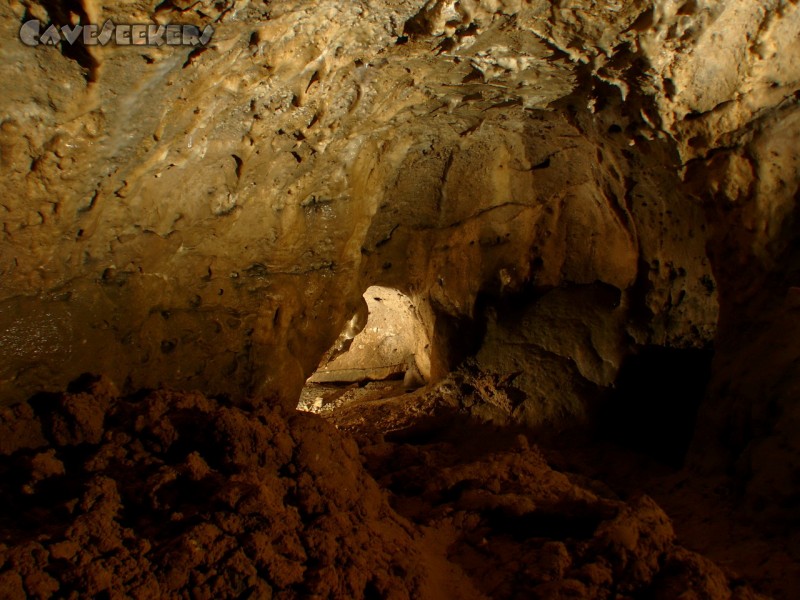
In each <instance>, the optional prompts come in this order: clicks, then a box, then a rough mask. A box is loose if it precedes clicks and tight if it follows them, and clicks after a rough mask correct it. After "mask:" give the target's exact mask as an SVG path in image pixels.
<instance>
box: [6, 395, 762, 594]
mask: <svg viewBox="0 0 800 600" xmlns="http://www.w3.org/2000/svg"><path fill="white" fill-rule="evenodd" d="M0 440H1V441H0V477H2V481H3V487H2V491H1V492H0V506H1V507H2V513H1V514H0V515H1V516H0V519H1V520H0V598H26V597H29V598H129V597H132V598H192V599H200V598H208V599H222V598H337V599H338V598H348V599H350V598H365V599H371V598H431V599H434V598H435V599H438V598H488V597H491V598H520V599H521V598H526V599H527V598H543V599H554V598H587V599H588V598H642V597H648V598H655V599H660V598H663V599H667V598H669V599H672V598H677V597H685V598H710V599H718V598H719V599H723V598H724V599H726V600H727V599H730V598H734V599H736V598H739V599H745V598H755V597H757V596H755V594H754V593H753V592H752V591H751V590H750V589H749V588H748V587H746V586H744V585H742V584H736V583H732V582H731V581H730V578H729V577H727V576H726V574H725V573H723V571H721V570H720V569H719V568H718V567H716V566H714V565H713V564H712V563H710V562H709V561H707V560H705V559H703V558H702V557H701V556H699V555H697V554H694V553H692V552H689V551H687V550H685V549H683V548H681V547H679V546H676V545H675V543H674V535H673V532H672V527H671V524H670V522H669V520H668V518H667V517H666V515H665V514H664V513H663V511H661V509H660V508H659V507H658V506H657V505H656V504H655V502H653V501H652V500H650V499H649V498H647V497H642V498H640V499H639V500H637V501H635V502H631V503H630V504H626V503H623V502H621V501H619V500H617V499H614V498H612V497H604V496H603V494H602V493H600V492H597V491H592V489H590V488H591V487H592V486H591V484H588V483H586V482H582V483H581V484H578V483H576V482H575V481H573V479H572V478H570V477H568V476H567V475H565V474H563V473H559V472H557V471H554V470H553V469H551V468H550V467H549V466H548V464H547V463H546V461H545V459H544V458H543V457H542V455H541V453H540V452H539V451H538V450H537V449H536V448H532V447H528V446H527V444H526V443H524V442H522V441H521V442H520V443H519V444H518V445H517V446H511V447H508V448H506V449H504V450H502V451H497V452H493V453H490V454H486V453H483V454H480V455H475V456H471V457H469V456H465V455H464V454H463V453H461V454H459V453H458V452H456V450H455V448H454V447H453V446H449V445H447V444H428V445H412V444H407V443H387V442H385V441H383V440H382V439H378V440H372V442H370V443H368V444H367V443H365V445H364V448H363V455H359V449H358V447H357V446H356V443H355V442H354V441H353V440H352V439H351V438H349V437H345V436H343V435H342V434H341V433H339V432H337V431H336V429H335V428H334V427H333V426H331V425H329V424H327V423H326V422H325V421H323V420H322V419H321V418H318V417H316V416H312V415H306V414H301V413H292V414H285V413H282V412H281V411H280V410H279V409H270V408H265V407H250V408H240V407H233V406H230V405H227V404H226V403H225V402H222V401H217V400H212V399H208V398H206V397H204V396H203V395H201V394H198V393H178V392H169V391H156V392H153V393H150V394H148V395H146V396H144V397H143V398H139V399H136V398H127V399H118V398H117V397H116V393H115V392H114V390H113V389H112V388H111V387H110V386H108V385H107V384H105V383H104V382H103V381H102V380H101V381H99V382H94V383H92V384H90V385H89V386H88V387H87V388H85V389H84V391H81V392H75V393H68V394H59V395H49V396H42V397H39V398H36V399H34V400H33V401H31V403H30V404H27V405H19V406H17V407H13V408H10V409H5V410H4V411H2V414H0ZM362 461H364V462H365V463H366V465H367V467H368V468H369V470H370V472H371V473H373V475H374V476H375V477H376V478H377V479H378V482H376V480H375V479H373V477H372V476H371V475H370V474H368V473H367V471H366V470H365V469H364V467H363V466H362ZM379 484H380V485H379ZM382 488H383V489H382ZM387 490H388V491H389V492H390V494H391V498H392V504H393V506H394V508H392V507H390V504H389V502H388V501H387ZM682 594H683V595H682ZM686 594H688V595H686Z"/></svg>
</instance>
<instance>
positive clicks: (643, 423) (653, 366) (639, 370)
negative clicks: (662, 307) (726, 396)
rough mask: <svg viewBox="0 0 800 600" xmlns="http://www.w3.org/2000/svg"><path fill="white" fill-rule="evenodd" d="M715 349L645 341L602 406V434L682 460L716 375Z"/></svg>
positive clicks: (661, 456)
mask: <svg viewBox="0 0 800 600" xmlns="http://www.w3.org/2000/svg"><path fill="white" fill-rule="evenodd" d="M713 354H714V353H713V350H711V349H705V350H699V349H678V348H666V347H663V346H645V347H643V348H640V349H639V350H638V351H637V352H636V353H635V354H632V355H631V356H629V357H628V358H627V359H626V360H625V361H624V362H623V364H622V366H621V368H620V371H619V375H618V376H617V380H616V382H615V384H614V389H613V390H612V392H611V393H610V398H609V400H608V401H607V402H606V403H605V404H604V405H603V407H602V408H601V409H600V414H599V418H598V425H597V426H598V429H599V431H600V434H601V436H602V437H604V438H606V439H608V440H610V441H614V442H616V443H619V444H621V445H623V446H627V447H629V448H630V449H631V450H633V451H635V452H641V453H644V454H647V455H649V456H652V457H653V458H655V459H657V460H659V461H662V462H664V463H665V464H668V465H670V466H675V467H679V466H682V465H683V462H684V459H685V457H686V453H687V451H688V450H689V445H690V444H691V442H692V439H693V437H694V433H695V423H696V419H697V412H698V410H699V408H700V404H701V402H702V401H703V398H704V397H705V394H706V388H707V386H708V383H709V380H710V378H711V361H712V358H713Z"/></svg>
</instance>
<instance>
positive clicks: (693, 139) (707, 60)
mask: <svg viewBox="0 0 800 600" xmlns="http://www.w3.org/2000/svg"><path fill="white" fill-rule="evenodd" d="M0 16H1V17H2V19H0V28H1V29H2V35H1V36H0V40H2V41H0V45H1V46H2V49H3V55H4V58H5V60H4V61H2V64H0V74H2V80H3V81H4V83H5V85H4V88H3V91H2V95H0V102H2V108H3V113H2V115H3V118H2V123H0V157H1V158H2V170H3V176H2V179H1V180H0V181H2V183H0V185H2V196H1V197H2V202H1V203H0V210H2V213H3V225H4V227H3V241H2V254H0V275H1V276H0V340H1V341H2V344H0V354H1V355H2V356H0V365H2V366H0V386H2V387H1V389H2V395H3V401H4V402H13V401H16V400H21V399H24V398H26V397H28V396H29V395H30V394H31V393H33V392H35V391H37V390H40V389H46V388H51V389H55V388H63V387H64V385H65V384H66V383H67V382H68V381H70V380H71V379H73V378H74V377H75V376H76V375H78V374H79V373H81V372H84V371H93V372H104V373H106V374H108V375H109V376H110V377H111V378H112V379H113V380H114V381H115V382H116V383H117V384H118V385H119V386H121V387H122V388H124V389H128V390H133V389H138V388H141V387H157V386H161V385H167V386H172V387H178V388H202V389H204V390H205V391H206V392H207V393H209V394H226V395H230V396H232V397H233V398H240V397H243V396H246V395H253V394H254V395H259V396H263V397H266V398H271V399H273V400H274V401H276V402H280V403H283V404H285V405H287V406H288V405H293V403H294V402H296V398H297V394H298V391H299V388H300V386H301V385H302V382H303V381H304V380H305V378H306V377H307V376H308V375H309V374H310V373H311V372H312V371H313V369H314V368H315V367H316V365H317V363H318V361H319V358H320V357H321V356H322V354H323V353H324V351H325V350H326V349H327V348H328V347H330V344H331V343H332V342H333V340H334V339H335V338H336V336H337V335H338V334H339V332H340V331H341V329H342V327H343V325H344V323H345V321H346V320H347V319H348V318H349V316H350V315H352V314H353V312H354V311H355V308H356V306H357V305H358V302H359V301H360V296H361V294H362V293H363V291H364V290H365V289H366V288H367V287H368V286H369V285H387V286H391V287H394V288H396V289H398V290H400V291H403V292H405V293H408V294H409V295H410V296H411V297H412V298H414V300H415V304H417V306H420V307H422V308H421V310H422V311H423V312H424V313H425V315H426V316H425V319H426V322H427V324H428V327H429V332H430V337H431V344H432V363H433V364H432V367H431V369H432V375H433V376H434V378H436V376H442V375H444V374H445V373H446V372H447V370H448V369H449V368H451V367H452V366H453V363H454V362H456V360H457V358H458V357H459V354H458V352H456V351H455V349H457V348H458V347H460V346H463V345H464V343H465V339H466V338H468V337H470V336H472V338H475V339H477V340H478V342H480V340H481V339H483V340H484V347H483V349H482V350H481V351H480V353H479V354H478V360H479V362H481V364H482V366H483V368H485V369H487V370H490V371H491V370H498V371H501V370H507V369H509V368H513V369H515V370H518V368H519V369H523V370H528V369H531V370H530V373H541V376H537V377H534V376H533V375H529V376H528V377H527V382H525V381H522V380H521V381H522V383H520V389H521V391H522V392H523V393H524V398H523V400H522V403H523V405H524V406H523V408H522V409H521V411H522V413H524V414H525V415H527V416H526V417H525V419H526V420H528V421H531V422H539V421H541V420H543V419H547V418H550V417H552V416H557V415H563V414H573V415H574V414H581V413H582V412H583V411H584V410H585V403H584V402H583V400H582V399H581V394H582V392H581V390H583V389H592V388H593V387H599V388H607V387H608V386H610V385H612V384H613V382H614V379H615V376H616V373H617V371H618V370H619V368H620V365H621V364H622V361H623V359H624V357H625V356H626V355H627V354H629V353H631V352H633V351H635V350H636V348H637V347H639V346H642V345H647V344H655V345H665V346H670V347H676V348H682V347H703V346H706V345H708V344H709V343H710V342H712V341H714V343H715V348H716V358H715V371H714V372H715V375H714V377H713V378H712V385H711V392H710V394H709V399H708V401H707V402H706V403H705V405H704V408H703V409H701V414H700V424H701V429H702V430H703V431H705V432H706V434H705V436H704V437H705V438H708V439H713V440H716V441H717V450H716V451H715V452H713V453H710V454H706V455H704V458H707V462H711V463H714V464H716V465H720V464H730V463H731V461H733V462H734V463H736V461H739V462H738V463H737V464H738V465H739V468H740V469H742V470H744V471H752V470H755V469H757V468H758V464H759V463H763V462H765V461H766V459H765V458H763V456H767V455H770V453H771V452H773V451H774V450H776V448H778V447H782V446H781V445H782V444H783V445H784V446H785V445H786V443H787V439H788V436H789V433H788V432H790V431H791V430H792V425H791V424H792V423H794V422H795V417H794V416H792V415H793V413H794V412H796V410H795V409H793V408H792V407H793V406H794V404H793V400H792V398H793V386H794V385H795V384H794V383H793V382H794V381H796V380H797V378H796V377H795V376H794V370H796V364H795V361H794V358H793V357H794V356H796V353H794V348H795V346H796V344H797V342H795V341H794V340H795V339H800V338H798V337H797V336H792V335H791V333H792V332H791V330H790V329H787V325H786V324H787V322H792V321H793V320H792V315H793V313H794V311H796V307H797V299H796V298H795V296H796V295H797V291H796V286H797V285H799V284H798V282H796V281H794V279H793V278H794V273H795V272H796V269H795V267H794V265H795V263H796V256H795V254H794V253H793V251H792V245H791V243H792V242H793V241H794V239H795V237H796V236H795V234H794V232H795V231H796V228H795V223H794V218H795V214H796V205H797V199H798V184H799V183H800V174H798V158H797V154H796V151H795V147H796V140H797V139H798V134H800V131H798V129H800V117H798V112H797V102H798V88H800V84H798V80H800V61H798V59H797V57H798V56H800V51H799V50H800V48H798V44H800V41H798V40H800V36H799V35H798V32H800V14H799V13H798V8H797V5H796V3H795V2H793V1H788V0H769V1H768V0H761V1H757V2H756V1H748V2H746V1H740V2H724V1H722V0H716V1H705V0H689V1H687V2H673V1H658V2H646V1H643V0H640V1H635V2H628V3H620V2H617V1H616V0H604V1H592V0H576V1H574V2H569V3H552V2H545V1H543V0H537V1H533V2H521V1H514V0H508V1H497V0H491V1H488V0H487V1H484V2H477V1H474V0H473V1H462V2H452V1H445V0H431V1H429V2H422V1H421V0H415V1H404V2H388V1H377V2H370V3H365V2H350V3H347V4H344V5H342V4H341V3H336V2H326V1H323V2H309V1H304V0H297V1H294V2H281V3H279V4H271V3H257V2H248V1H246V0H236V1H226V2H216V3H214V2H206V1H201V2H196V3H189V2H183V1H177V0H174V1H173V2H169V3H158V2H156V1H154V0H153V1H144V0H140V1H135V2H127V3H125V4H122V5H117V4H112V3H102V2H96V1H89V0H86V1H84V2H74V3H71V4H68V5H64V6H61V5H58V6H56V5H55V4H54V3H50V2H41V3H40V2H36V1H34V0H25V1H20V0H14V1H12V2H10V3H8V4H5V5H3V6H2V7H0ZM28 18H39V19H40V20H42V21H43V22H51V21H52V22H56V23H59V24H61V23H66V22H69V21H70V20H71V22H78V21H79V20H80V21H81V22H84V23H85V22H93V23H102V22H104V21H105V20H106V19H107V18H111V19H113V20H115V21H116V22H151V21H152V20H155V21H156V22H184V23H194V24H197V25H199V26H201V27H203V26H205V25H207V24H213V26H214V27H215V33H214V36H213V39H212V42H211V43H210V45H209V46H208V48H206V49H195V50H191V49H188V48H180V47H161V48H151V47H147V48H133V47H116V46H114V45H108V46H105V47H94V48H88V49H86V50H85V51H84V52H74V51H70V50H69V49H67V48H61V49H59V48H52V47H45V46H39V47H36V48H30V47H27V46H24V45H22V44H21V43H20V42H19V41H18V30H19V26H20V24H21V23H22V22H23V21H24V20H26V19H28ZM786 273H789V274H788V275H787V274H786ZM506 301H510V302H512V303H516V304H517V305H519V306H516V308H514V309H513V310H505V308H504V306H505V305H504V304H503V303H504V302H506ZM498 307H499V310H498ZM520 323H521V324H522V326H520ZM474 327H477V328H478V329H479V330H481V331H480V334H479V335H477V336H476V334H475V332H474V331H472V333H470V331H471V329H470V328H474ZM776 336H777V338H778V339H779V340H782V341H780V342H778V343H776V341H775V339H776ZM776 345H777V346H779V348H778V350H779V351H776V350H775V348H776ZM476 349H477V348H476ZM754 355H756V356H758V357H759V358H758V359H756V360H755V361H754V360H753V358H752V357H753V356H754ZM773 356H775V357H776V358H773ZM759 361H761V362H763V368H762V366H761V362H759ZM766 367H769V368H766ZM524 379H525V378H523V380H524ZM561 382H569V384H570V385H562V384H561ZM587 386H588V388H587ZM556 391H558V395H554V394H555V393H556ZM765 398H766V399H765ZM546 401H547V402H550V403H552V404H554V405H553V406H551V407H549V408H548V407H547V406H546V405H545V404H546ZM776 424H777V425H776ZM787 424H788V425H787ZM776 431H777V434H776V435H777V437H776V435H773V434H775V432H776ZM754 440H756V442H754ZM758 440H761V441H758ZM753 443H755V445H753ZM764 444H766V446H765V445H764ZM792 444H793V443H790V444H789V445H792ZM790 454H791V456H792V457H794V458H792V459H791V460H790V461H788V462H786V463H785V464H786V465H787V466H786V467H785V468H786V469H789V471H792V470H793V469H795V466H796V465H797V464H798V462H797V460H796V457H797V456H798V454H797V453H794V450H792V451H791V452H790ZM742 456H744V457H745V458H741V457H742ZM759 457H762V458H759ZM741 461H744V462H741ZM792 472H794V471H792ZM783 475H785V473H783V474H778V475H774V476H775V477H779V476H783ZM767 487H769V486H767Z"/></svg>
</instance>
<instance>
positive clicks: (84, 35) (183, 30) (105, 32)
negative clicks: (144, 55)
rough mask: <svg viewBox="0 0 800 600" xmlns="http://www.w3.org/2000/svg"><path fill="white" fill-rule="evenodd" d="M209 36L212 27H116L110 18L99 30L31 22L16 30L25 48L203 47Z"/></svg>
mask: <svg viewBox="0 0 800 600" xmlns="http://www.w3.org/2000/svg"><path fill="white" fill-rule="evenodd" d="M212 35H214V28H213V27H211V25H206V26H205V28H204V29H203V30H202V31H200V28H199V27H196V26H195V25H176V24H171V25H153V24H146V25H142V24H121V25H117V24H115V23H114V22H112V21H111V20H110V19H109V20H108V21H106V22H105V23H104V24H103V26H102V27H99V26H98V25H95V24H93V23H92V24H88V25H72V26H70V25H61V26H56V25H50V26H49V27H43V25H42V23H41V21H39V20H36V19H33V20H31V21H26V22H25V23H23V24H22V27H20V29H19V39H20V40H22V43H23V44H25V45H26V46H38V45H40V44H41V45H44V46H56V45H57V44H59V43H60V42H65V43H67V44H70V45H72V44H74V43H75V42H77V41H78V40H79V39H80V40H81V41H82V42H83V44H84V45H85V46H105V45H106V44H108V43H114V44H116V45H118V46H164V45H167V46H205V45H206V44H208V42H210V41H211V36H212Z"/></svg>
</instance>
